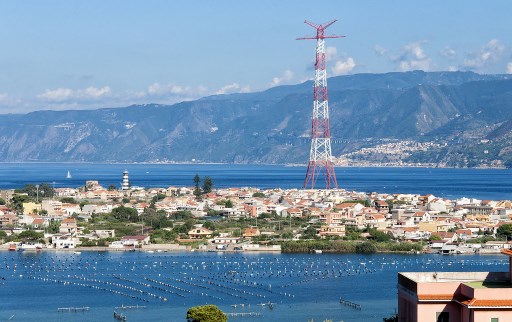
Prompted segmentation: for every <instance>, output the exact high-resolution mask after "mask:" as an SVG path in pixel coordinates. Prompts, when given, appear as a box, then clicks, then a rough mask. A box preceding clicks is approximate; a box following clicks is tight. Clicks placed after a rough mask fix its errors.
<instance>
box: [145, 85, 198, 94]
mask: <svg viewBox="0 0 512 322" xmlns="http://www.w3.org/2000/svg"><path fill="white" fill-rule="evenodd" d="M193 91H194V90H193V89H192V88H191V87H188V86H180V85H175V84H168V85H161V84H160V83H153V84H151V85H149V86H148V94H149V95H166V94H173V95H178V96H179V95H190V94H191V93H193Z"/></svg>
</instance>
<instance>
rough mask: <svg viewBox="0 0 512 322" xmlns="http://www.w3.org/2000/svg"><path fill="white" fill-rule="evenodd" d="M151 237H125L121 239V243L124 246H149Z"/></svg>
mask: <svg viewBox="0 0 512 322" xmlns="http://www.w3.org/2000/svg"><path fill="white" fill-rule="evenodd" d="M149 239H150V238H149V236H145V235H137V236H124V237H123V238H121V242H122V243H123V245H124V246H130V247H139V246H141V245H149Z"/></svg>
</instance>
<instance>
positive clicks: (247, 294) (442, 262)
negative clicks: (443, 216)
mask: <svg viewBox="0 0 512 322" xmlns="http://www.w3.org/2000/svg"><path fill="white" fill-rule="evenodd" d="M125 169H127V170H128V171H129V173H130V181H131V183H132V184H133V185H137V186H144V187H168V186H191V185H192V184H193V182H192V178H193V177H194V175H195V174H196V173H197V174H199V175H200V176H201V177H204V176H210V177H212V179H213V181H214V185H215V186H216V187H247V186H250V187H259V188H301V186H302V183H303V179H304V174H305V168H304V167H285V166H270V165H218V164H212V165H197V164H188V165H167V164H85V163H80V164H71V163H22V164H14V163H3V164H0V188H2V189H5V188H17V187H23V186H24V185H25V184H27V183H31V184H38V183H45V182H46V183H50V184H53V185H55V187H66V186H70V187H78V186H83V185H84V184H85V181H86V180H98V181H99V182H100V183H101V184H102V185H104V186H109V185H110V184H114V185H117V186H120V183H121V177H122V172H123V171H124V170H125ZM68 171H70V172H71V174H72V178H71V179H67V178H66V174H67V172H68ZM336 173H337V178H338V182H339V184H340V187H342V188H345V189H348V190H355V191H365V192H370V191H377V192H388V193H420V194H425V193H432V194H434V195H437V196H442V197H448V198H457V197H461V196H467V197H475V198H481V199H511V191H512V179H511V176H510V175H511V171H510V170H496V169H489V170H482V169H429V168H336ZM507 264H508V261H507V259H506V258H504V256H501V255H487V256H483V255H461V256H440V255H392V254H376V255H366V256H365V255H356V254H349V255H331V254H319V255H318V254H316V255H313V254H247V253H244V254H238V253H237V254H229V253H158V252H157V253H152V254H150V253H143V252H136V253H125V252H85V251H84V252H82V253H81V254H73V253H72V252H53V251H47V252H42V253H17V252H16V253H13V252H0V287H1V288H2V289H1V291H0V321H7V320H10V321H34V320H41V321H106V320H113V312H114V310H115V308H116V307H120V306H121V305H129V306H134V305H144V306H146V308H145V309H139V310H126V311H121V310H118V312H120V313H122V314H125V315H126V316H127V320H128V321H185V314H186V311H187V309H188V308H189V307H191V306H194V305H200V304H206V303H212V304H216V305H218V306H219V307H220V308H221V309H222V310H223V311H225V312H231V313H236V312H238V313H243V312H256V313H260V314H261V315H262V316H263V317H261V318H241V317H232V318H230V321H236V320H242V321H243V320H249V319H250V320H260V321H270V322H273V321H309V320H311V319H313V320H314V321H323V320H324V319H332V320H333V321H345V322H347V321H353V322H363V321H365V322H366V321H382V317H385V316H389V315H390V314H391V313H393V312H394V310H395V309H396V301H397V289H396V283H397V272H399V271H505V270H507ZM340 297H342V298H343V299H345V300H348V301H351V302H355V303H358V304H360V305H361V306H362V310H360V311H359V310H354V309H352V308H350V307H346V306H343V305H341V304H340V303H339V298H340ZM269 301H270V302H272V303H275V306H274V308H273V309H270V308H269V306H268V305H264V306H263V305H259V304H265V303H268V302H269ZM241 304H243V307H242V305H241ZM235 305H236V307H235ZM84 306H87V307H90V310H89V311H87V312H83V313H68V312H66V313H64V312H58V311H57V309H58V308H59V307H84Z"/></svg>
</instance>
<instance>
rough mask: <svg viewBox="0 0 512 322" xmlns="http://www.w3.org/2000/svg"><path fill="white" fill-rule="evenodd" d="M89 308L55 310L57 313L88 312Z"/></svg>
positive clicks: (61, 308)
mask: <svg viewBox="0 0 512 322" xmlns="http://www.w3.org/2000/svg"><path fill="white" fill-rule="evenodd" d="M89 309H90V307H88V306H84V307H59V308H57V311H58V312H73V313H76V312H87V311H89Z"/></svg>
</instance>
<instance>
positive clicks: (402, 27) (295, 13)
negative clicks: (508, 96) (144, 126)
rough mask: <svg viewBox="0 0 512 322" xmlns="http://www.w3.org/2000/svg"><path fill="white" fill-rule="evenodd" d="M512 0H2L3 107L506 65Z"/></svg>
mask: <svg viewBox="0 0 512 322" xmlns="http://www.w3.org/2000/svg"><path fill="white" fill-rule="evenodd" d="M510 12H512V1H510V0H492V1H481V0H451V1H446V0H429V1H427V0H422V1H420V0H418V1H411V0H387V1H383V0H351V1H343V0H330V1H326V0H311V1H302V0H279V1H276V0H215V1H211V0H181V1H174V0H45V1H41V0H23V1H10V0H0V114H6V113H27V112H30V111H35V110H64V109H96V108H104V107H124V106H128V105H131V104H147V103H160V104H172V103H176V102H180V101H184V100H192V99H197V98H200V97H204V96H207V95H214V94H226V93H235V92H257V91H262V90H265V89H268V88H270V87H274V86H278V85H286V84H298V83H301V82H304V81H306V80H308V79H311V78H312V77H313V63H314V58H315V41H314V40H301V41H297V40H296V38H298V37H303V36H313V35H315V30H314V29H313V28H311V27H309V26H308V25H306V24H304V20H308V21H312V22H314V23H318V24H320V23H325V22H327V21H330V20H332V19H337V20H338V21H337V22H336V23H334V24H333V25H331V26H330V27H329V28H328V29H327V30H326V34H330V35H344V36H346V38H341V39H327V40H326V57H327V67H326V68H327V71H328V76H329V77H332V76H338V75H348V74H356V73H387V72H396V71H410V70H424V71H455V70H462V71H474V72H478V73H484V74H505V73H512V39H511V37H510V34H511V33H510V31H511V30H512V19H510Z"/></svg>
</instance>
